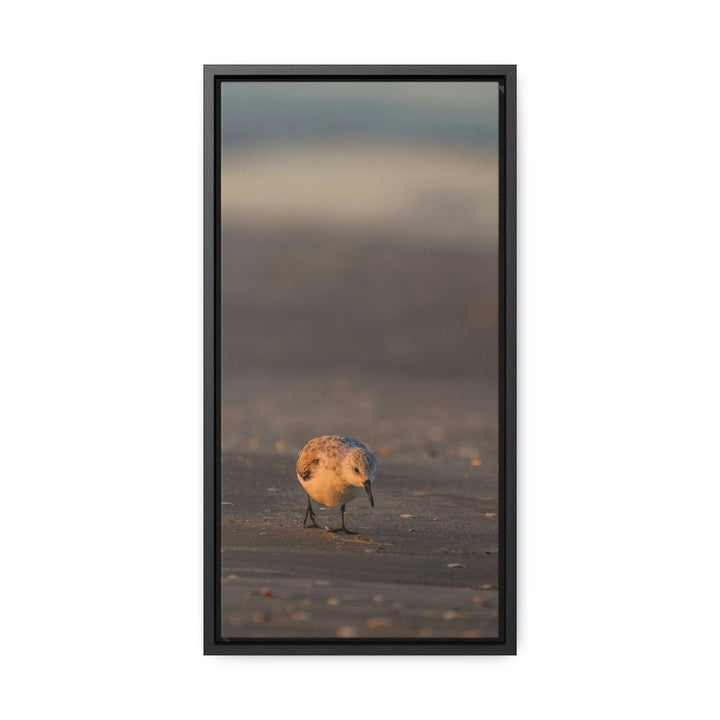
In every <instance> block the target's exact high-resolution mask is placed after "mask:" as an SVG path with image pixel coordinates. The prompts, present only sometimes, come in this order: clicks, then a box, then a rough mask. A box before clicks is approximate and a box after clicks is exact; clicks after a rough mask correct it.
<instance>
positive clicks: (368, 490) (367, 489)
mask: <svg viewBox="0 0 720 720" xmlns="http://www.w3.org/2000/svg"><path fill="white" fill-rule="evenodd" d="M363 487H364V488H365V492H366V493H367V495H368V497H369V498H370V507H375V500H373V496H372V487H371V485H370V482H369V481H368V480H366V481H365V482H364V483H363Z"/></svg>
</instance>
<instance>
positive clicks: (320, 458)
mask: <svg viewBox="0 0 720 720" xmlns="http://www.w3.org/2000/svg"><path fill="white" fill-rule="evenodd" d="M296 470H297V476H298V480H299V481H300V484H301V485H302V486H303V490H305V493H306V495H307V500H308V504H307V510H306V511H305V519H304V520H303V527H311V528H316V527H320V526H319V525H318V524H317V523H316V522H315V513H314V512H313V509H312V503H311V502H310V498H312V499H313V500H315V501H316V502H319V503H320V504H321V505H326V506H327V507H337V506H338V505H339V506H340V519H341V521H342V524H341V526H340V527H339V528H337V529H335V530H330V532H346V533H350V534H351V535H355V534H356V533H354V532H352V531H351V530H348V529H347V528H346V527H345V505H346V503H349V502H350V501H351V500H354V499H355V498H356V497H360V496H362V494H363V493H367V496H368V498H369V499H370V505H371V506H373V507H375V500H374V499H373V494H372V482H373V480H374V479H375V471H376V470H377V458H376V457H375V456H374V455H373V454H372V453H371V452H370V451H369V450H368V449H367V448H366V447H365V446H364V445H363V444H362V443H361V442H359V441H358V440H353V439H352V438H349V437H344V436H342V435H323V436H322V437H319V438H314V439H313V440H311V441H310V442H309V443H308V444H307V445H306V446H305V447H304V448H303V449H302V450H301V451H300V455H298V461H297V466H296ZM308 517H309V518H310V525H308V524H307V521H308Z"/></svg>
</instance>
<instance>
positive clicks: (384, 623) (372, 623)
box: [365, 617, 390, 629]
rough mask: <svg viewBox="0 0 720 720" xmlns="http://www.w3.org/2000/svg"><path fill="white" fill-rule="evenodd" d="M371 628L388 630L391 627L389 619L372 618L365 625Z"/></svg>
mask: <svg viewBox="0 0 720 720" xmlns="http://www.w3.org/2000/svg"><path fill="white" fill-rule="evenodd" d="M365 624H366V625H367V626H368V627H369V628H371V629H374V628H386V627H389V626H390V621H389V620H388V619H387V618H382V617H377V618H370V619H369V620H368V621H367V622H366V623H365Z"/></svg>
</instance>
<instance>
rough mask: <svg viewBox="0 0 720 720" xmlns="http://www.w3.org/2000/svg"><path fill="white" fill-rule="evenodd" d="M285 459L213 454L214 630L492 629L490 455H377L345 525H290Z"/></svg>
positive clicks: (285, 634)
mask: <svg viewBox="0 0 720 720" xmlns="http://www.w3.org/2000/svg"><path fill="white" fill-rule="evenodd" d="M295 458H296V455H295V454H294V453H278V454H261V453H242V454H238V453H226V454H224V455H223V456H222V506H221V514H222V525H221V557H222V559H221V635H222V637H223V638H228V639H229V638H338V637H339V638H492V637H497V635H498V516H497V513H498V506H497V497H498V492H497V469H496V467H495V466H494V464H493V466H491V467H487V466H484V465H483V464H480V465H478V464H477V462H478V461H477V460H475V463H476V464H473V461H472V460H470V459H453V460H440V459H435V460H433V459H427V460H418V461H410V460H399V461H398V460H392V459H382V458H381V460H380V463H381V464H380V469H379V470H378V474H377V478H376V483H375V489H374V494H375V499H376V506H375V508H371V507H370V506H369V504H368V503H367V502H366V501H365V502H363V500H362V499H358V500H356V501H354V502H353V503H351V504H349V505H348V506H347V512H346V525H347V526H348V528H349V529H352V530H356V531H357V532H358V534H357V535H345V534H332V533H328V532H326V530H325V529H320V530H317V529H312V530H311V529H306V528H303V527H302V520H303V516H304V514H305V506H306V499H305V495H304V493H303V491H302V488H301V486H300V484H299V482H298V481H297V479H296V477H295V471H294V467H295ZM314 507H315V508H316V515H317V519H318V523H319V524H320V525H321V527H322V528H325V527H328V528H334V527H337V526H338V525H339V522H340V512H339V509H338V508H323V507H322V506H317V504H315V503H314ZM403 516H405V517H403Z"/></svg>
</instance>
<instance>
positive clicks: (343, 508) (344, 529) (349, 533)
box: [330, 503, 357, 535]
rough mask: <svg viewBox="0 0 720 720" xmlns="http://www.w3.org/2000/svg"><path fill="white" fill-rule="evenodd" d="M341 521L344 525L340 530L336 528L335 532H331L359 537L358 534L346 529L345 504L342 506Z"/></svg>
mask: <svg viewBox="0 0 720 720" xmlns="http://www.w3.org/2000/svg"><path fill="white" fill-rule="evenodd" d="M340 519H341V520H342V525H341V526H340V527H339V528H335V530H330V532H334V533H336V532H344V533H347V534H348V535H357V533H356V532H354V531H353V530H348V529H347V528H346V527H345V503H343V504H342V505H341V506H340Z"/></svg>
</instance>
